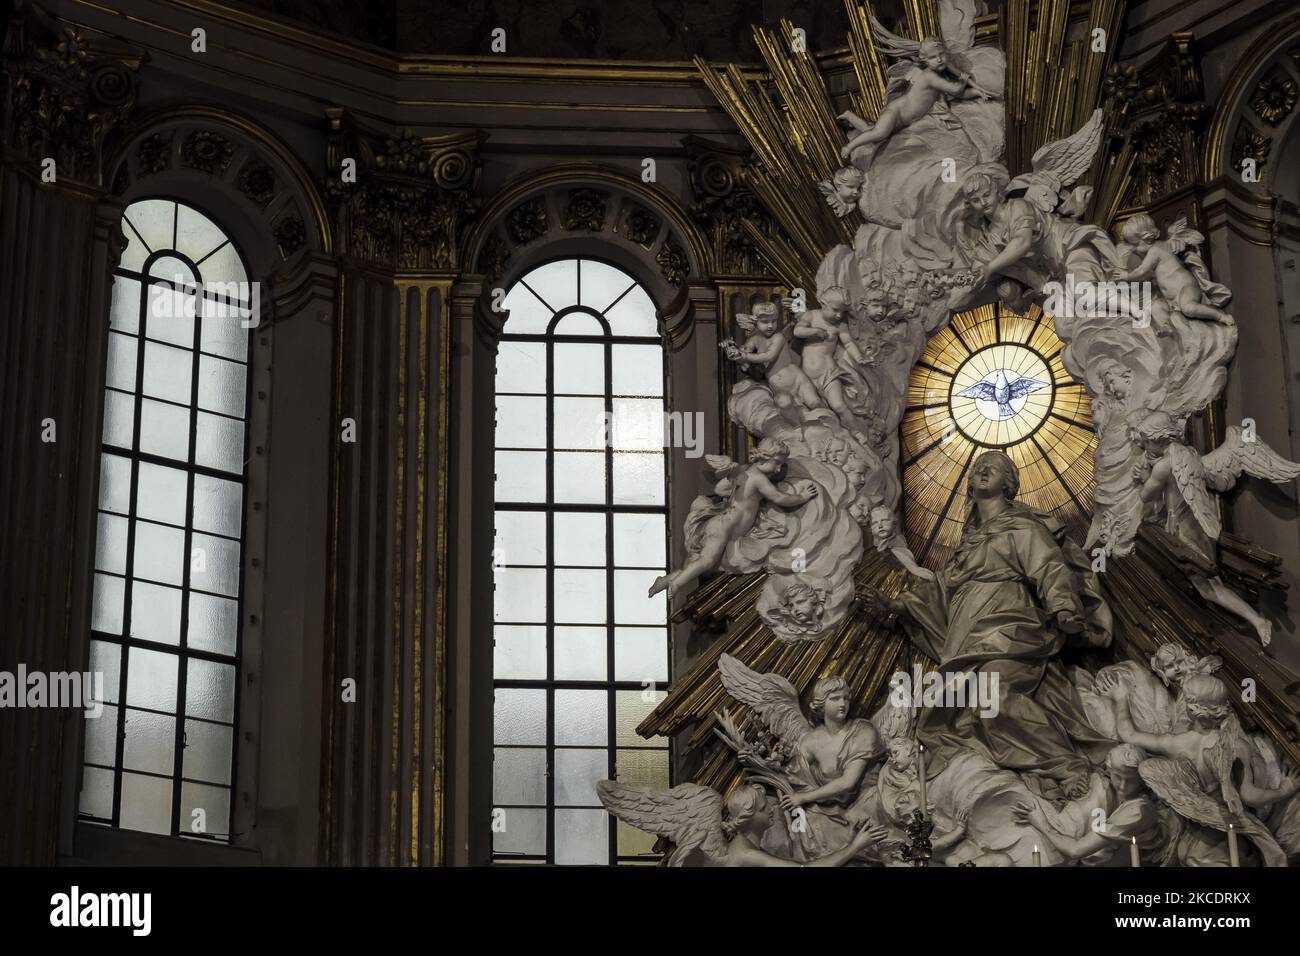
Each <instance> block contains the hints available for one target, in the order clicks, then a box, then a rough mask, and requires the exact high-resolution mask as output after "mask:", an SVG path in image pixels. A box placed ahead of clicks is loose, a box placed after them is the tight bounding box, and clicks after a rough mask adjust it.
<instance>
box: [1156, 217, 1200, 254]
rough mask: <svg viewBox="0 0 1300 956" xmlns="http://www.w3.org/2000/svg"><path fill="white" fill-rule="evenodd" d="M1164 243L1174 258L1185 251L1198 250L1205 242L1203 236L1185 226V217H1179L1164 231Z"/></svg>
mask: <svg viewBox="0 0 1300 956" xmlns="http://www.w3.org/2000/svg"><path fill="white" fill-rule="evenodd" d="M1165 241H1166V242H1167V243H1168V244H1169V249H1170V251H1171V252H1173V254H1174V255H1176V256H1181V255H1182V254H1183V251H1184V250H1185V249H1198V248H1200V246H1201V243H1203V242H1205V236H1203V235H1202V234H1201V233H1199V232H1197V231H1196V230H1195V229H1192V228H1191V227H1190V226H1188V225H1187V217H1186V216H1180V217H1178V218H1177V219H1175V220H1174V221H1173V223H1172V224H1170V226H1169V228H1168V229H1166V230H1165Z"/></svg>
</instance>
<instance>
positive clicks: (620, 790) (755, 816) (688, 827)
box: [596, 780, 884, 866]
mask: <svg viewBox="0 0 1300 956" xmlns="http://www.w3.org/2000/svg"><path fill="white" fill-rule="evenodd" d="M596 792H597V794H598V795H599V796H600V802H601V803H602V804H604V806H605V809H607V810H608V811H609V812H610V813H612V814H614V816H616V817H618V818H619V819H620V820H622V821H624V822H625V823H630V824H631V825H632V826H634V827H637V828H638V829H641V830H645V831H646V832H647V833H654V834H657V835H659V836H661V837H664V838H665V839H667V840H670V841H671V842H672V843H673V844H674V849H673V852H672V853H671V854H670V855H669V857H668V865H669V866H686V865H702V866H844V864H846V863H848V862H849V861H850V860H852V859H853V858H854V857H855V856H857V855H858V854H859V853H861V852H863V851H864V850H866V849H867V848H868V847H870V846H871V845H872V844H873V843H875V842H876V841H877V840H880V839H882V838H883V837H884V831H883V830H882V829H881V828H878V827H870V826H863V827H860V828H859V829H858V830H857V831H855V832H854V834H853V835H852V837H850V839H849V841H848V842H847V843H846V844H845V845H844V846H842V847H839V848H838V849H836V850H834V851H832V852H830V853H827V854H825V855H824V856H820V857H818V858H817V859H815V860H810V861H808V862H806V863H801V862H797V861H794V860H790V859H783V858H782V857H780V856H776V855H774V854H772V853H770V852H768V851H766V850H764V849H762V846H763V844H764V842H765V840H767V838H768V834H769V832H770V831H771V830H772V828H773V816H774V812H775V810H776V805H775V803H774V802H773V801H772V800H770V799H769V798H768V796H767V794H766V792H765V791H764V790H763V788H762V787H760V786H759V785H758V784H743V785H741V786H740V787H738V788H736V790H734V791H733V792H732V793H731V796H729V797H727V799H726V800H725V801H724V800H723V798H722V795H721V794H719V793H718V792H717V791H716V790H712V789H710V788H708V787H702V786H700V785H698V784H694V783H684V784H681V785H680V786H676V787H673V788H672V789H671V790H659V789H656V788H654V787H646V786H637V785H635V784H626V783H618V782H616V781H613V780H601V781H600V782H598V783H597V784H596Z"/></svg>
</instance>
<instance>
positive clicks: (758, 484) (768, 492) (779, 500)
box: [750, 471, 817, 508]
mask: <svg viewBox="0 0 1300 956" xmlns="http://www.w3.org/2000/svg"><path fill="white" fill-rule="evenodd" d="M750 481H752V482H753V483H754V489H755V490H756V491H757V492H758V493H759V494H760V495H762V496H763V497H764V498H766V499H767V500H768V501H770V502H772V504H774V505H776V506H777V507H780V508H798V507H799V506H800V505H806V504H807V503H808V502H810V501H812V500H813V499H814V498H816V497H817V487H816V485H814V486H813V487H811V488H809V489H808V494H806V495H788V494H786V493H785V492H784V491H781V490H780V489H778V488H777V487H776V485H774V484H772V482H771V481H770V480H768V477H767V476H766V475H764V474H763V473H762V472H758V471H755V472H754V473H753V475H752V477H751V478H750Z"/></svg>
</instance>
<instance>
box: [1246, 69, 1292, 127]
mask: <svg viewBox="0 0 1300 956" xmlns="http://www.w3.org/2000/svg"><path fill="white" fill-rule="evenodd" d="M1298 97H1300V89H1297V87H1296V81H1295V80H1294V79H1293V78H1292V77H1291V76H1289V75H1287V74H1286V73H1284V72H1282V70H1281V69H1280V68H1279V67H1277V66H1274V67H1273V69H1272V70H1270V71H1269V72H1268V73H1267V74H1266V75H1265V76H1264V77H1263V78H1262V79H1261V80H1260V81H1259V84H1258V85H1257V86H1256V87H1255V92H1254V93H1253V94H1251V97H1250V106H1251V109H1253V110H1254V111H1255V113H1256V115H1258V116H1259V118H1260V119H1262V120H1263V121H1264V122H1265V123H1267V124H1268V125H1269V126H1276V125H1277V124H1278V123H1280V122H1282V120H1284V119H1286V118H1287V117H1288V116H1290V115H1291V111H1292V110H1293V109H1295V104H1296V99H1297V98H1298Z"/></svg>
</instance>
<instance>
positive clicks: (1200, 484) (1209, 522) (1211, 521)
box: [1165, 426, 1240, 541]
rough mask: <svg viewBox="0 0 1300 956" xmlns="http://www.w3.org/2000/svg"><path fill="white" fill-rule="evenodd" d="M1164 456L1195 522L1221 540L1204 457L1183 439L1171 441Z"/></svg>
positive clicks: (1208, 533)
mask: <svg viewBox="0 0 1300 956" xmlns="http://www.w3.org/2000/svg"><path fill="white" fill-rule="evenodd" d="M1233 428H1236V426H1231V427H1230V429H1229V431H1231V430H1232V429H1233ZM1237 430H1238V431H1239V430H1240V429H1237ZM1165 458H1166V459H1167V460H1168V461H1169V470H1170V473H1171V474H1172V475H1173V479H1174V483H1175V484H1176V485H1177V486H1178V493H1179V495H1180V496H1181V497H1182V499H1183V501H1185V502H1186V503H1187V507H1188V508H1190V509H1191V511H1192V515H1193V516H1194V517H1195V518H1196V523H1197V524H1199V525H1200V526H1201V530H1202V531H1204V532H1205V533H1206V534H1207V535H1209V536H1210V538H1211V539H1213V540H1215V541H1218V540H1219V532H1221V531H1222V530H1223V525H1222V523H1221V521H1220V519H1219V507H1218V504H1217V503H1216V502H1215V500H1214V495H1212V494H1210V489H1209V488H1207V487H1206V472H1205V465H1204V462H1203V459H1202V458H1201V456H1200V455H1198V454H1197V453H1196V452H1195V451H1193V450H1192V449H1191V448H1188V447H1187V446H1186V445H1184V444H1181V443H1180V442H1171V443H1170V445H1169V447H1168V448H1167V449H1166V450H1165Z"/></svg>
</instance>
